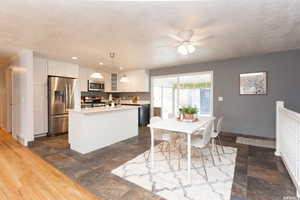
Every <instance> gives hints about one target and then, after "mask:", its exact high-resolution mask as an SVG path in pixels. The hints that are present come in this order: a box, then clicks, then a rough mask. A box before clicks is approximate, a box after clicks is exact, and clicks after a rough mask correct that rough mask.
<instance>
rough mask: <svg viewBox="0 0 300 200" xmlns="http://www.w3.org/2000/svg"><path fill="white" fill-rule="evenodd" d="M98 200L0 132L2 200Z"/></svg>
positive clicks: (0, 190) (0, 198)
mask: <svg viewBox="0 0 300 200" xmlns="http://www.w3.org/2000/svg"><path fill="white" fill-rule="evenodd" d="M19 199H20V200H96V199H97V198H96V197H95V196H93V195H92V194H91V193H89V192H88V191H86V190H85V189H83V188H82V187H81V186H80V185H78V184H77V183H75V182H73V181H72V180H71V179H69V178H68V177H66V176H65V175H64V174H62V173H61V172H59V171H58V170H57V169H55V168H53V167H52V166H50V165H49V164H47V163H46V162H45V161H43V160H42V159H41V158H39V157H38V156H37V155H35V154H34V153H32V152H30V151H29V150H28V149H27V148H26V147H23V146H21V145H20V144H18V143H17V142H16V141H15V140H13V139H12V137H11V135H10V134H8V133H6V132H4V131H3V130H0V200H19Z"/></svg>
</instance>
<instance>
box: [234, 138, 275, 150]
mask: <svg viewBox="0 0 300 200" xmlns="http://www.w3.org/2000/svg"><path fill="white" fill-rule="evenodd" d="M236 143H240V144H246V145H251V146H257V147H266V148H271V149H275V146H276V145H275V141H273V140H266V139H265V140H264V139H254V138H245V137H237V139H236Z"/></svg>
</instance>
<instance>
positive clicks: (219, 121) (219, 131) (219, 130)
mask: <svg viewBox="0 0 300 200" xmlns="http://www.w3.org/2000/svg"><path fill="white" fill-rule="evenodd" d="M223 119H224V117H220V118H219V120H218V123H217V133H218V134H219V133H221V128H222V124H223Z"/></svg>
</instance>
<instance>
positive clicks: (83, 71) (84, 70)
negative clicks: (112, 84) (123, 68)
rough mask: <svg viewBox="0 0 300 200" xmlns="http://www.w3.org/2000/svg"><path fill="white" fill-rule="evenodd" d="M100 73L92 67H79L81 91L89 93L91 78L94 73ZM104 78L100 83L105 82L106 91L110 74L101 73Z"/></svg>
mask: <svg viewBox="0 0 300 200" xmlns="http://www.w3.org/2000/svg"><path fill="white" fill-rule="evenodd" d="M96 71H97V72H99V70H96V69H95V68H90V67H82V66H80V67H79V80H80V90H81V91H85V92H86V91H88V80H90V79H91V78H90V76H91V74H92V73H94V72H96ZM100 73H101V74H102V76H103V79H102V80H101V79H100V81H103V82H105V91H106V88H107V87H108V84H109V83H106V82H107V79H108V73H106V72H100Z"/></svg>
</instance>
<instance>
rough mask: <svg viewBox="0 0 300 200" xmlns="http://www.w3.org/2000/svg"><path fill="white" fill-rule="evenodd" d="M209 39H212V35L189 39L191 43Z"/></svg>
mask: <svg viewBox="0 0 300 200" xmlns="http://www.w3.org/2000/svg"><path fill="white" fill-rule="evenodd" d="M211 38H213V35H206V36H202V37H198V36H195V37H194V38H192V39H191V42H200V41H204V40H208V39H211Z"/></svg>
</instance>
